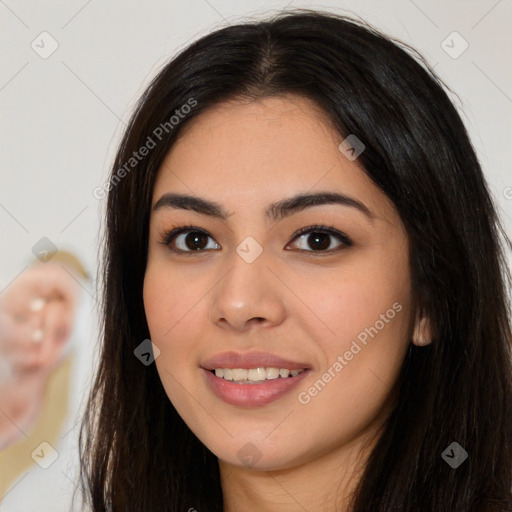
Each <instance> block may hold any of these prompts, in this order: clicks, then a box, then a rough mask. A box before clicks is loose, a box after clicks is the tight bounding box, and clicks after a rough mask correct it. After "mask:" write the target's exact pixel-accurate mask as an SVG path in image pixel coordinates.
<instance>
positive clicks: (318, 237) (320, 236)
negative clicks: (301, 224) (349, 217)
mask: <svg viewBox="0 0 512 512" xmlns="http://www.w3.org/2000/svg"><path fill="white" fill-rule="evenodd" d="M311 239H313V240H314V242H313V243H314V244H317V246H316V247H313V246H312V245H311V244H310V247H311V248H312V249H315V250H318V249H327V247H329V243H330V241H329V235H327V234H325V233H315V234H314V235H313V234H311V235H310V240H311ZM322 242H323V243H322Z"/></svg>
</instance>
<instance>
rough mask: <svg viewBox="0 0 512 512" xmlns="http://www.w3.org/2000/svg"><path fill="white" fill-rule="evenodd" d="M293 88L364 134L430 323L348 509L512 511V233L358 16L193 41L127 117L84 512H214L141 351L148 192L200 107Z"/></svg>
mask: <svg viewBox="0 0 512 512" xmlns="http://www.w3.org/2000/svg"><path fill="white" fill-rule="evenodd" d="M286 93H295V94H300V95H302V96H303V97H306V98H309V99H311V100H313V101H315V102H316V104H318V105H319V106H320V107H321V108H323V110H324V111H325V112H326V113H327V114H328V116H329V118H330V119H331V120H332V122H333V123H334V125H335V126H336V127H337V129H338V130H339V132H340V135H342V136H344V137H345V136H347V135H349V134H354V135H356V136H357V137H358V138H359V139H360V140H361V141H363V143H364V144H365V146H366V148H365V151H364V152H363V153H362V154H361V156H360V157H359V160H358V161H359V162H360V163H361V164H362V165H363V167H364V172H366V173H367V174H368V176H369V177H370V178H371V179H372V180H373V181H374V182H375V184H376V185H377V186H378V187H380V189H381V190H382V191H383V192H384V193H385V194H386V195H387V196H388V197H389V198H390V199H391V200H392V201H393V203H394V205H395V207H396V209H397V211H398V212H399V214H400V217H401V219H402V221H403V223H404V225H405V227H406V229H407V232H408V236H409V240H410V247H411V249H410V265H411V275H412V289H413V293H414V298H413V299H414V304H415V307H416V308H417V310H418V311H420V312H422V313H423V314H425V315H427V316H428V317H429V318H430V320H431V323H432V331H433V341H432V343H431V344H430V345H429V346H426V347H421V348H420V347H417V346H415V345H413V344H410V348H409V351H408V353H407V355H406V358H405V360H404V363H403V367H402V371H401V373H400V377H399V381H398V383H397V389H398V395H397V396H398V400H397V402H396V406H395V408H394V410H393V412H392V413H391V416H390V417H389V420H388V421H387V423H386V425H385V429H384V430H383V433H382V435H381V437H380V438H379V440H378V442H377V444H376V446H375V448H374V450H373V451H372V453H371V455H370V457H369V459H368V461H367V463H366V466H365V468H364V474H363V477H362V479H361V481H360V484H359V487H358V489H357V493H356V494H355V496H354V501H353V511H356V512H369V511H372V512H384V511H386V512H387V511H391V510H402V511H407V512H432V511H437V512H439V511H449V512H469V511H478V512H488V511H498V510H499V511H502V510H512V497H511V491H512V446H511V439H512V414H511V412H512V363H511V345H510V340H511V329H510V317H509V303H508V289H507V287H508V286H509V285H510V277H509V274H508V270H507V267H506V258H505V253H504V247H510V241H509V240H508V239H507V237H506V235H505V233H504V231H503V228H502V227H501V225H500V222H499V219H498V217H497V214H496V209H495V206H494V205H493V201H492V199H491V197H490V193H489V190H488V187H487V185H486V182H485V180H484V177H483V174H482V171H481V168H480V165H479V163H478V161H477V158H476V156H475V151H474V149H473V147H472V145H471V142H470V140H469V137H468V134H467V132H466V130H465V128H464V125H463V123H462V121H461V119H460V117H459V115H458V113H457V111H456V109H455V108H454V106H453V105H452V103H451V102H450V100H449V97H448V95H447V93H446V92H445V87H444V85H443V84H442V82H441V81H440V80H439V79H438V78H437V77H436V76H435V74H434V73H433V71H432V69H430V68H429V66H428V65H427V64H426V63H425V62H424V61H423V59H422V58H421V57H420V56H419V55H418V54H417V53H416V52H414V50H412V49H410V48H409V47H407V46H406V45H404V44H402V43H399V42H397V41H394V40H392V39H390V38H389V37H386V36H384V35H382V34H381V33H380V32H378V31H377V30H375V29H374V28H372V27H369V26H367V25H366V24H365V23H364V22H361V21H356V20H353V19H350V18H346V17H344V16H338V15H334V14H331V13H324V12H319V11H311V10H304V9H301V10H295V11H287V12H283V13H280V14H278V15H276V16H274V17H273V18H269V19H265V20H262V21H256V22H251V23H240V24H237V25H232V26H228V27H225V28H222V29H220V30H216V31H214V32H212V33H211V34H209V35H207V36H205V37H202V38H201V39H199V40H198V41H196V42H194V43H193V44H191V45H190V46H189V47H187V48H186V49H185V50H183V51H182V52H181V53H180V54H179V55H178V56H176V57H175V58H173V59H172V60H171V61H170V62H169V63H168V64H166V65H165V67H164V68H163V69H162V70H161V71H160V72H159V74H158V75H157V76H156V78H154V80H153V81H152V82H151V84H150V86H149V87H148V88H147V90H146V91H145V92H144V94H143V96H142V98H141V99H140V101H139V103H138V105H137V107H136V110H135V112H134V114H133V116H132V118H131V120H130V122H129V124H128V127H127V129H126V132H125V135H124V138H123V140H122V143H121V144H120V148H119V151H118V153H117V157H116V159H115V163H114V165H113V168H112V174H111V180H110V182H109V184H108V186H106V188H105V189H109V193H108V198H107V217H106V235H105V241H104V255H103V262H102V265H103V266H102V267H101V271H100V276H101V277H102V279H104V287H103V290H102V297H103V300H102V309H103V318H102V326H101V328H102V348H101V357H100V360H99V367H98V372H97V375H96V378H95V382H94V385H93V388H92V391H91V395H90V399H89V403H88V409H87V413H86V415H85V418H84V423H83V427H82V432H81V437H80V447H81V467H82V478H81V480H82V483H83V485H84V487H85V493H86V495H87V496H88V499H89V501H90V503H91V504H92V507H93V510H94V511H98V512H99V511H106V510H108V511H111V510H112V511H116V512H117V511H146V512H149V511H159V512H162V511H183V510H188V509H189V508H191V507H193V508H195V509H197V510H199V511H201V510H205V511H208V512H215V511H219V512H220V511H222V507H223V505H222V490H221V486H220V479H219V469H218V461H217V458H216V457H215V456H214V455H213V454H212V453H211V452H210V451H209V450H208V449H207V448H206V447H205V446H204V445H203V444H202V443H201V442H200V441H199V440H198V439H197V438H196V437H195V435H194V434H193V433H192V432H191V431H190V429H189V428H188V427H187V425H186V424H185V423H184V421H183V420H182V419H181V418H180V416H179V415H178V413H177V412H176V410H175V409H174V407H173V405H172V403H171V402H170V400H169V398H168V397H167V395H166V393H165V391H164V389H163V386H162V384H161V382H160V378H159V376H158V373H157V371H156V368H155V365H154V364H153V365H150V366H145V365H143V364H141V362H140V361H139V360H138V359H137V358H136V357H135V356H134V349H135V348H136V347H137V346H138V345H139V344H140V343H141V342H142V341H143V340H145V339H147V338H149V337H150V336H149V330H148V325H147V322H146V318H145V313H144V304H143V295H142V289H143V280H144V273H145V268H146V261H147V248H148V232H149V216H150V206H151V200H152V191H153V184H154V182H155V177H156V174H157V171H158V169H159V167H160V166H161V164H162V161H163V159H164V157H165V156H166V154H167V153H168V151H169V149H170V148H171V147H172V145H173V143H174V141H175V140H176V137H177V135H178V133H180V130H181V129H182V128H183V127H184V126H186V125H187V123H188V122H189V121H190V120H191V119H193V118H194V117H196V116H198V115H200V114H201V112H202V111H204V110H205V109H206V108H208V107H210V106H212V105H215V104H217V103H219V102H221V101H224V100H227V99H233V98H238V97H240V98H250V99H251V98H259V97H267V96H272V95H279V94H286ZM184 105H189V106H190V107H191V108H185V107H184ZM192 105H193V107H192ZM178 114H179V115H178ZM172 116H174V121H171V118H172ZM178 118H179V119H178ZM165 123H167V124H165ZM158 127H160V130H159V131H158V130H157V128H158ZM156 134H158V136H156ZM150 139H151V140H152V142H153V143H154V147H152V148H151V149H150V151H149V152H148V154H147V155H146V156H145V157H143V158H142V157H141V158H140V160H139V159H137V162H135V161H131V160H130V158H132V157H133V153H134V152H137V151H138V150H139V149H140V148H141V147H143V146H150V145H151V146H153V144H151V143H149V140H150ZM129 162H131V163H129ZM128 163H129V164H128ZM123 168H124V171H125V172H121V171H120V169H123ZM170 293H171V292H170ZM452 442H457V443H458V444H459V445H460V446H462V447H463V448H464V449H465V450H466V451H467V453H468V455H469V457H468V459H467V460H466V461H465V462H464V463H463V464H462V465H460V467H458V468H456V469H454V468H452V467H451V466H450V465H449V464H447V463H446V462H445V460H443V458H442V456H441V455H442V453H443V452H444V450H445V449H446V448H447V447H448V446H449V445H450V444H451V443H452Z"/></svg>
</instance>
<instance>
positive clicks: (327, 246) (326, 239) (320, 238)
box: [293, 226, 353, 253]
mask: <svg viewBox="0 0 512 512" xmlns="http://www.w3.org/2000/svg"><path fill="white" fill-rule="evenodd" d="M332 238H336V239H337V240H338V242H339V244H338V246H337V247H334V248H333V247H332V246H331V243H332ZM296 239H302V240H301V242H302V243H301V245H302V246H301V247H299V250H301V251H305V252H312V253H322V252H324V253H325V252H328V253H330V252H334V251H339V250H341V249H345V248H347V247H351V246H352V245H353V242H352V240H351V239H350V238H349V237H348V236H347V235H345V233H342V232H341V231H338V230H337V229H335V228H334V227H332V226H330V227H328V226H308V227H305V228H301V229H300V230H299V231H298V232H297V233H295V235H294V238H293V240H296ZM308 247H310V248H311V250H308Z"/></svg>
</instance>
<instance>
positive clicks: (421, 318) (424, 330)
mask: <svg viewBox="0 0 512 512" xmlns="http://www.w3.org/2000/svg"><path fill="white" fill-rule="evenodd" d="M412 342H413V343H414V344H415V345H417V346H418V347H424V346H426V345H430V343H432V326H431V323H430V319H429V318H428V317H427V315H425V314H421V313H418V315H417V317H416V322H415V324H414V332H413V335H412Z"/></svg>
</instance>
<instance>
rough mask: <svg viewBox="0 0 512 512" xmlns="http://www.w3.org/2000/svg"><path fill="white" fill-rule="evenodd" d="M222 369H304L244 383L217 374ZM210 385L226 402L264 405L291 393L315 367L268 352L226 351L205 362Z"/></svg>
mask: <svg viewBox="0 0 512 512" xmlns="http://www.w3.org/2000/svg"><path fill="white" fill-rule="evenodd" d="M216 368H217V369H218V368H233V369H236V368H240V369H245V370H250V369H252V368H286V369H288V370H303V371H301V372H300V373H298V374H297V375H295V376H290V377H287V378H275V379H271V380H264V381H262V382H257V383H256V382H252V383H250V384H248V383H242V382H236V381H228V380H225V379H223V378H221V377H218V376H216V375H215V373H214V372H213V370H215V369H216ZM201 371H202V374H203V378H204V379H205V380H204V382H205V384H206V386H207V387H208V388H209V389H210V390H211V391H212V392H213V393H214V394H215V395H216V396H217V398H220V399H221V400H222V401H224V402H226V403H228V404H231V405H235V406H238V407H261V406H264V405H267V404H269V403H271V402H274V401H276V400H278V399H280V398H282V397H285V396H286V395H287V394H289V393H290V392H291V391H292V390H293V389H294V388H296V387H297V386H298V385H299V383H300V382H301V381H302V380H303V379H304V378H305V377H306V376H307V375H308V374H309V373H310V371H311V366H310V365H308V364H307V363H303V362H299V361H291V360H289V359H285V358H282V357H279V356H276V355H274V354H270V353H268V352H246V353H239V352H223V353H221V354H217V355H215V356H213V357H211V358H209V359H207V360H205V361H203V362H202V364H201Z"/></svg>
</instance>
